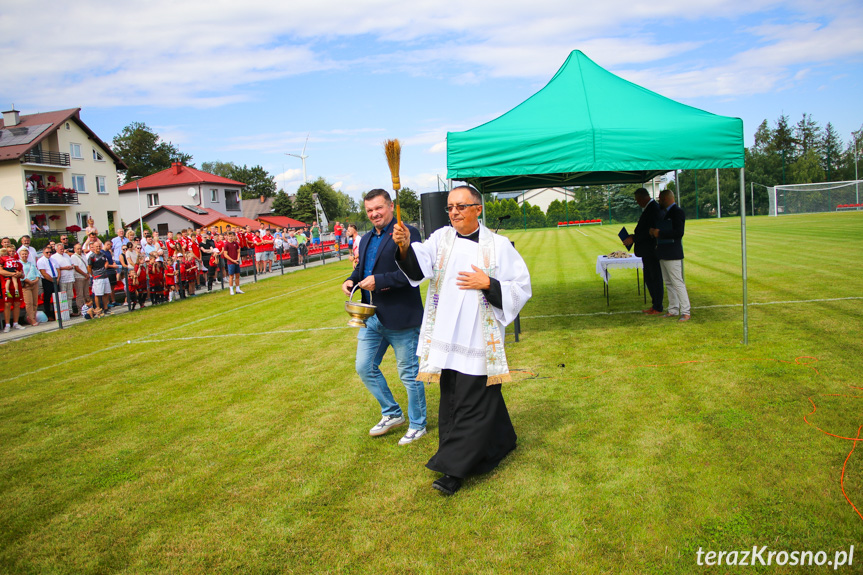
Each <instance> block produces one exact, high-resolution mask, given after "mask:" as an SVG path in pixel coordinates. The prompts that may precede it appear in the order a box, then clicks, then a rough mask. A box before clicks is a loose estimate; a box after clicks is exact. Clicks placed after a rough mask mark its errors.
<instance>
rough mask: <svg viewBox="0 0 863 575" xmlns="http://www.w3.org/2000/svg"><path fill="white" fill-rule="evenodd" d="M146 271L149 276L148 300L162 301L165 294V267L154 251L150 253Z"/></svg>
mask: <svg viewBox="0 0 863 575" xmlns="http://www.w3.org/2000/svg"><path fill="white" fill-rule="evenodd" d="M147 273H148V274H149V276H150V301H151V302H153V303H162V300H163V298H164V295H165V294H164V292H165V267H164V266H163V265H162V262H160V261H159V258H158V257H156V254H155V253H152V254H150V262H149V264H148V265H147Z"/></svg>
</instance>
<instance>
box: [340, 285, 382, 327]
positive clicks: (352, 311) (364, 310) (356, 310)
mask: <svg viewBox="0 0 863 575" xmlns="http://www.w3.org/2000/svg"><path fill="white" fill-rule="evenodd" d="M357 287H358V286H354V289H352V290H351V297H349V298H348V301H346V302H345V311H346V312H348V315H349V316H351V319H349V320H348V325H349V326H350V327H366V320H367V319H369V318H370V317H372V316H373V315H375V310H376V309H377V306H373V305H372V304H370V303H360V302H356V303H354V302H352V301H351V300H352V299H353V298H354V292H355V291H357ZM369 301H372V292H369Z"/></svg>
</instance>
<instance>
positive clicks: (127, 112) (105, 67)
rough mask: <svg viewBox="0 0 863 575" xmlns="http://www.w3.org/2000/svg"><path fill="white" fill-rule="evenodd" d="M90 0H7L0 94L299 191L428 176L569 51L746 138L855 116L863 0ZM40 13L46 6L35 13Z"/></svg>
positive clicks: (6, 100) (423, 186) (862, 90)
mask: <svg viewBox="0 0 863 575" xmlns="http://www.w3.org/2000/svg"><path fill="white" fill-rule="evenodd" d="M140 4H146V5H135V6H133V5H131V3H127V2H114V3H109V2H105V1H95V0H78V1H76V2H56V1H54V0H51V1H49V2H47V3H34V2H18V3H15V4H12V3H6V5H5V6H4V8H3V15H2V16H0V38H2V40H0V72H2V77H3V82H2V84H0V106H1V107H3V109H8V108H9V107H10V106H11V105H12V104H13V103H14V105H15V107H16V108H17V109H18V110H20V111H21V112H22V113H25V114H26V113H33V112H40V111H48V110H56V109H62V108H72V107H80V108H82V118H83V120H84V121H85V122H86V123H87V124H88V125H89V126H90V127H91V128H93V129H94V130H95V131H96V133H97V134H99V135H100V136H101V137H102V138H103V139H105V140H106V141H109V142H110V140H111V139H112V138H113V137H114V135H116V134H117V133H118V132H119V131H120V130H122V128H123V127H124V126H126V125H128V124H130V123H131V122H145V123H146V124H148V125H149V126H150V127H152V128H153V129H155V130H156V131H157V132H158V133H159V134H160V135H161V136H162V137H163V139H165V140H169V141H171V142H173V143H174V144H176V145H177V146H178V147H179V148H180V149H181V150H182V151H183V152H186V153H189V154H192V155H193V156H194V160H193V161H194V162H195V163H196V165H198V166H199V167H200V165H201V163H202V162H205V161H212V160H221V161H233V162H236V163H239V164H249V165H256V164H260V165H262V166H263V167H264V168H266V169H267V170H268V171H269V172H270V173H272V174H273V175H275V176H276V180H277V183H278V184H279V187H282V186H284V187H285V189H286V190H287V191H288V192H293V191H295V190H296V188H297V186H298V185H299V184H300V183H302V165H301V163H300V160H298V159H296V158H292V157H289V156H286V155H285V154H286V153H294V154H299V153H300V150H301V149H302V147H303V143H304V141H305V139H306V135H307V134H309V143H308V148H307V150H306V153H307V155H308V156H309V157H308V159H307V164H306V168H307V172H308V176H309V179H314V178H317V177H318V176H322V177H324V178H326V179H327V180H328V181H329V182H331V183H333V184H334V185H335V186H336V187H337V188H339V189H342V190H343V191H345V192H348V193H350V194H351V195H353V196H354V197H356V198H359V197H360V194H361V193H362V192H364V191H367V190H369V189H371V188H374V187H389V186H390V184H389V172H388V169H387V166H386V161H385V159H384V156H383V149H382V145H381V143H382V142H383V140H385V139H387V138H399V139H400V140H401V141H402V145H403V151H402V170H401V176H402V184H403V185H407V186H410V187H412V188H414V189H415V190H417V191H420V192H425V191H431V190H436V189H437V183H436V181H437V177H438V176H440V177H441V178H445V177H446V132H447V131H458V130H465V129H468V128H471V127H473V126H476V125H478V124H480V123H483V122H485V121H488V120H490V119H492V118H494V117H496V116H498V115H500V114H502V113H504V112H506V111H507V110H509V109H510V108H512V107H513V106H516V105H517V104H519V103H520V102H522V101H523V100H525V99H526V98H528V97H529V96H530V95H531V94H533V93H535V92H536V91H537V90H539V89H540V88H542V87H543V86H544V85H545V84H546V82H548V80H549V79H551V77H552V75H553V74H554V72H555V71H556V70H557V68H558V67H559V66H560V65H561V64H562V63H563V62H564V60H565V59H566V57H567V55H568V54H569V52H570V51H572V50H575V49H579V50H582V51H583V52H584V53H585V54H586V55H587V56H588V57H590V58H591V59H593V60H594V61H595V62H596V63H597V64H599V65H600V66H603V67H605V68H606V69H608V70H610V71H611V72H613V73H615V74H618V75H620V76H622V77H623V78H626V79H627V80H630V81H633V82H635V83H637V84H640V85H642V86H644V87H646V88H648V89H651V90H654V91H656V92H659V93H660V94H663V95H665V96H668V97H670V98H674V99H676V100H678V101H681V102H683V103H686V104H689V105H692V106H696V107H698V108H702V109H705V110H708V111H710V112H713V113H716V114H723V115H728V116H736V117H740V118H742V119H743V122H744V130H745V134H746V144H747V145H750V144H751V142H752V135H753V134H754V132H755V129H756V128H757V127H758V124H760V123H761V121H762V120H764V119H767V120H768V121H769V122H770V123H771V124H772V123H773V122H774V121H775V119H776V118H777V117H778V116H779V115H780V114H783V113H784V114H787V115H788V116H790V118H791V120H792V122H796V121H797V120H799V119H800V117H801V115H802V114H803V113H804V112H805V113H809V114H812V116H813V117H814V119H815V120H816V121H818V122H819V123H820V124H821V125H822V126H823V125H825V124H826V123H827V122H828V121H829V122H832V123H833V125H834V126H835V127H836V128H837V129H838V131H839V133H840V134H841V136H842V137H843V139H844V140H845V141H847V140H848V139H849V137H850V134H851V131H852V130H857V129H859V128H860V127H861V125H863V106H861V105H860V102H861V101H863V2H861V0H848V1H843V0H832V1H831V0H827V1H821V2H813V1H785V2H776V1H768V0H697V1H695V2H693V1H691V0H652V1H651V2H643V1H640V0H603V1H602V2H573V1H572V0H566V1H564V0H534V1H532V2H523V1H522V0H518V1H515V0H498V1H495V2H491V1H488V0H460V1H458V2H448V1H441V0H434V1H432V0H414V1H413V2H409V3H408V2H397V1H394V0H352V1H347V0H316V1H315V2H309V3H305V4H300V3H296V2H288V3H284V4H283V5H278V4H279V3H276V2H272V1H271V0H246V1H244V2H227V1H224V0H208V1H207V2H203V1H198V0H187V1H184V2H168V1H165V0H154V1H151V2H148V3H140ZM40 23H41V24H40Z"/></svg>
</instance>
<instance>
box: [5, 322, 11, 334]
mask: <svg viewBox="0 0 863 575" xmlns="http://www.w3.org/2000/svg"><path fill="white" fill-rule="evenodd" d="M10 329H12V326H11V325H9V324H8V323H7V324H6V327H4V328H3V333H9V330H10Z"/></svg>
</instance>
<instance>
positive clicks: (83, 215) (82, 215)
mask: <svg viewBox="0 0 863 575" xmlns="http://www.w3.org/2000/svg"><path fill="white" fill-rule="evenodd" d="M75 216H76V218H77V220H78V226H79V227H80V228H81V229H82V230H85V229H87V226H88V225H89V224H88V223H87V220H89V219H90V212H78V213H77V214H75Z"/></svg>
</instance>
